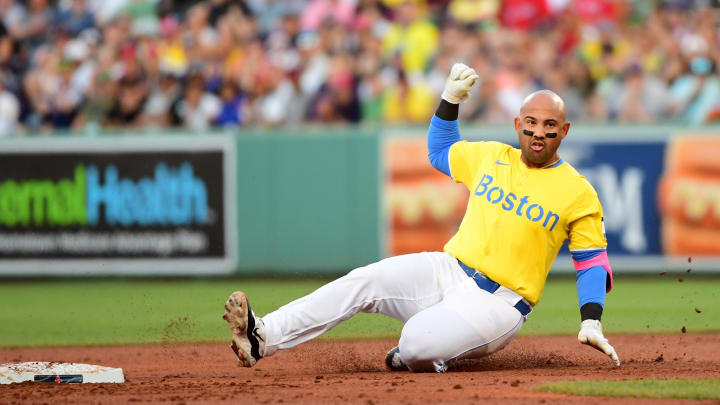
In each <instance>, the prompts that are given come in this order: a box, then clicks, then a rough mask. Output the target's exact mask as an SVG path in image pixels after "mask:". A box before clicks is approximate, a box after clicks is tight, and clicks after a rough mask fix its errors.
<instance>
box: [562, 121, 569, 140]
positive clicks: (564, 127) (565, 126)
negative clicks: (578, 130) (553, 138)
mask: <svg viewBox="0 0 720 405" xmlns="http://www.w3.org/2000/svg"><path fill="white" fill-rule="evenodd" d="M569 131H570V121H565V123H564V124H563V125H562V137H561V139H565V137H566V136H567V134H568V132H569Z"/></svg>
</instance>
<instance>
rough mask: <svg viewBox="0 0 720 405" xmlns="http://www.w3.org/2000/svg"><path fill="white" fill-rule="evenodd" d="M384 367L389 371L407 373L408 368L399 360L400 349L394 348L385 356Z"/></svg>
mask: <svg viewBox="0 0 720 405" xmlns="http://www.w3.org/2000/svg"><path fill="white" fill-rule="evenodd" d="M385 365H386V366H387V368H388V369H389V370H390V371H407V370H409V369H408V367H407V366H406V365H405V363H403V361H402V359H401V358H400V349H399V348H398V347H397V346H395V347H393V348H392V349H390V351H389V352H387V354H386V355H385Z"/></svg>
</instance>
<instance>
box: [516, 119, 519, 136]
mask: <svg viewBox="0 0 720 405" xmlns="http://www.w3.org/2000/svg"><path fill="white" fill-rule="evenodd" d="M515 132H517V133H518V135H520V117H515Z"/></svg>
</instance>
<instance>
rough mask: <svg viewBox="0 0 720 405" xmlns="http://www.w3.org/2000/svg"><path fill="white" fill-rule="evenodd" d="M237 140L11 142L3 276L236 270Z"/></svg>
mask: <svg viewBox="0 0 720 405" xmlns="http://www.w3.org/2000/svg"><path fill="white" fill-rule="evenodd" d="M233 145H234V143H233V139H232V138H226V137H222V136H218V137H215V136H213V137H208V138H198V137H184V136H166V137H124V138H118V137H108V138H83V139H62V138H60V139H58V138H53V139H43V140H39V139H20V140H8V141H3V143H2V148H1V150H0V273H1V274H18V275H25V274H98V275H101V274H138V273H142V274H145V273H147V274H211V273H228V272H231V271H232V270H233V269H234V266H235V263H236V261H235V251H236V246H235V243H234V242H235V241H234V238H235V236H234V235H235V226H234V224H235V220H234V218H235V213H234V206H235V204H234V201H235V186H234V184H235V180H234V179H235V167H234V159H235V154H234V146H233Z"/></svg>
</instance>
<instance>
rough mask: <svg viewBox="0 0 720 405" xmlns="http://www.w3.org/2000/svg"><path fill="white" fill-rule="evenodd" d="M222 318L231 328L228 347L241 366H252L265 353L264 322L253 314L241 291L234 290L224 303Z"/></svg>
mask: <svg viewBox="0 0 720 405" xmlns="http://www.w3.org/2000/svg"><path fill="white" fill-rule="evenodd" d="M223 319H224V320H225V321H226V322H227V323H228V325H230V330H232V334H233V337H232V342H231V343H230V348H231V349H232V350H233V352H235V355H236V356H237V358H238V360H240V363H241V364H242V365H243V367H252V366H254V365H255V363H257V362H258V360H260V359H261V358H262V357H263V355H264V354H265V324H264V323H263V321H262V319H260V318H259V317H257V316H255V313H254V312H253V310H252V309H251V308H250V302H249V301H248V299H247V296H245V293H243V292H242V291H235V292H234V293H232V294H231V295H230V298H228V300H227V302H226V303H225V314H224V315H223Z"/></svg>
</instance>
